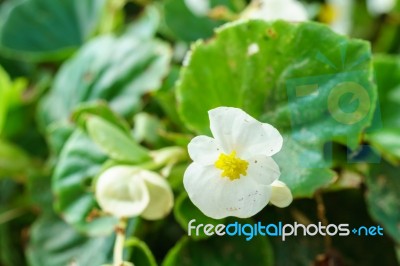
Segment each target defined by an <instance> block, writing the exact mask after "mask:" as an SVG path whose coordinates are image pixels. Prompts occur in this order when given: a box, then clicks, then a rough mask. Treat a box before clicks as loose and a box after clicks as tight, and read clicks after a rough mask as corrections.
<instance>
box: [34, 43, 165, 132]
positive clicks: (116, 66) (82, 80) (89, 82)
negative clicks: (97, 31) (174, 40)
mask: <svg viewBox="0 0 400 266" xmlns="http://www.w3.org/2000/svg"><path fill="white" fill-rule="evenodd" d="M169 60H170V49H169V47H168V45H166V44H165V43H163V42H161V41H158V40H150V39H140V38H135V36H130V35H126V36H121V37H118V38H117V37H113V36H102V37H98V38H96V39H93V40H92V41H91V42H89V43H87V44H86V45H85V46H84V47H83V48H82V49H81V50H80V51H79V53H78V54H76V56H75V57H73V58H72V59H70V60H69V61H67V62H66V63H65V64H64V65H63V66H62V68H61V69H60V71H59V72H58V73H57V76H56V78H55V81H54V84H53V87H52V89H51V91H50V93H49V94H48V95H47V97H46V98H45V99H44V100H43V101H42V103H41V106H40V108H39V113H38V115H39V119H40V121H41V124H42V125H43V126H47V125H49V124H50V123H51V122H54V121H58V120H65V119H67V118H68V117H69V115H70V113H71V111H72V110H73V108H74V107H75V106H77V105H78V104H80V103H83V102H93V101H96V100H99V99H103V100H106V101H107V102H108V103H109V106H110V107H111V109H113V110H114V111H116V112H117V113H118V114H120V115H123V116H129V115H132V114H133V112H135V111H138V110H139V109H140V108H141V105H142V103H141V102H140V97H141V96H142V95H143V94H145V93H147V92H150V91H152V90H154V89H157V88H158V87H159V86H160V85H161V79H162V78H163V77H164V76H165V75H166V72H167V70H168V63H169Z"/></svg>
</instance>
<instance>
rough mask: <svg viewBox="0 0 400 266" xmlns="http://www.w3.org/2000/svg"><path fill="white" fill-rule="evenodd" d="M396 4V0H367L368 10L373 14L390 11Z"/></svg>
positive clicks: (377, 14)
mask: <svg viewBox="0 0 400 266" xmlns="http://www.w3.org/2000/svg"><path fill="white" fill-rule="evenodd" d="M395 5H396V0H367V8H368V12H369V13H370V14H371V15H373V16H379V15H382V14H385V13H388V12H389V11H391V10H392V9H393V8H394V6H395Z"/></svg>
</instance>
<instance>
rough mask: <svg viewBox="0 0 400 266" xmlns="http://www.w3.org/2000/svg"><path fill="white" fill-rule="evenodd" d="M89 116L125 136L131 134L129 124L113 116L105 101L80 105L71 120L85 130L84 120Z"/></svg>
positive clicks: (115, 115)
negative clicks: (115, 127)
mask: <svg viewBox="0 0 400 266" xmlns="http://www.w3.org/2000/svg"><path fill="white" fill-rule="evenodd" d="M90 115H96V116H99V117H101V118H103V119H104V120H107V121H108V122H110V123H111V124H113V125H115V126H117V127H118V128H119V129H120V130H122V131H124V132H126V133H127V134H130V132H131V130H130V127H129V124H128V123H127V122H126V121H125V120H124V119H122V118H121V117H119V116H118V115H117V114H115V113H114V112H113V111H112V110H111V109H110V107H109V106H108V105H107V102H105V101H101V100H99V101H96V102H91V103H83V104H80V105H79V106H78V107H77V108H75V110H74V112H73V113H72V116H71V117H72V120H73V121H74V122H75V123H77V124H78V126H80V127H81V128H82V129H86V122H87V121H86V120H87V119H88V117H89V116H90Z"/></svg>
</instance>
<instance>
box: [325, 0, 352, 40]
mask: <svg viewBox="0 0 400 266" xmlns="http://www.w3.org/2000/svg"><path fill="white" fill-rule="evenodd" d="M352 12H353V0H327V1H326V4H324V5H322V6H321V10H320V13H319V15H318V18H319V21H321V22H322V23H325V24H327V25H329V27H330V28H331V29H332V30H334V31H335V32H337V33H339V34H344V35H346V34H349V33H350V30H351V17H352Z"/></svg>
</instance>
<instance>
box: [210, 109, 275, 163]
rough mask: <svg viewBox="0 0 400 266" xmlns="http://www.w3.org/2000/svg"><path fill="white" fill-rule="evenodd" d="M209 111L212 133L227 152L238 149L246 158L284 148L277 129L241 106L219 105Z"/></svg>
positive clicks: (270, 153) (238, 152)
mask: <svg viewBox="0 0 400 266" xmlns="http://www.w3.org/2000/svg"><path fill="white" fill-rule="evenodd" d="M208 113H209V117H210V128H211V132H212V133H213V135H214V137H215V140H216V141H217V143H218V144H219V146H220V147H221V148H222V149H223V151H224V152H225V153H231V152H232V151H233V150H235V151H236V152H237V154H238V156H239V157H240V158H241V159H243V158H246V157H252V156H254V155H257V154H263V155H265V156H271V155H273V154H275V153H277V152H278V151H279V150H280V149H281V148H282V143H283V139H282V136H281V135H280V134H279V132H278V130H276V129H275V128H274V127H273V126H271V125H269V124H266V123H265V124H263V123H261V122H259V121H257V120H256V119H254V118H253V117H251V116H250V115H248V114H247V113H245V112H244V111H243V110H241V109H238V108H232V107H218V108H215V109H212V110H210V111H209V112H208ZM242 157H243V158H242Z"/></svg>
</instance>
